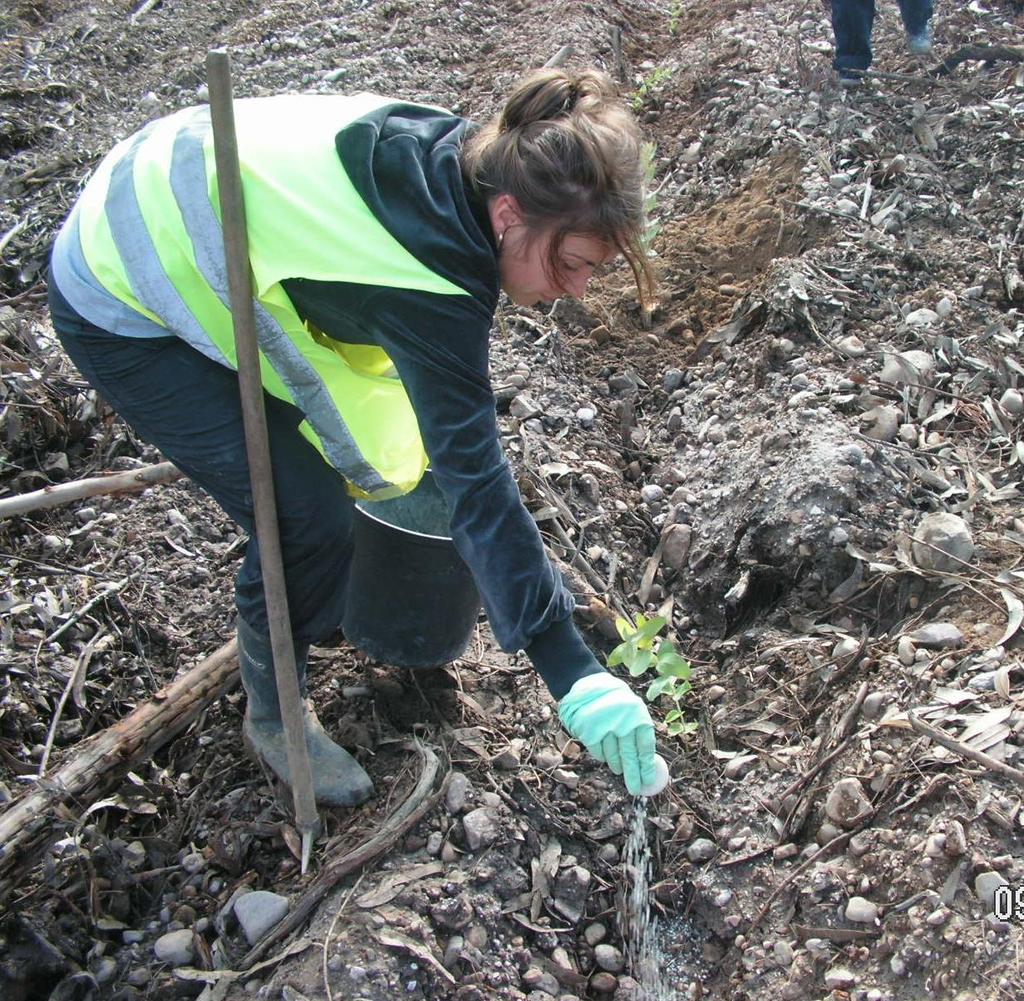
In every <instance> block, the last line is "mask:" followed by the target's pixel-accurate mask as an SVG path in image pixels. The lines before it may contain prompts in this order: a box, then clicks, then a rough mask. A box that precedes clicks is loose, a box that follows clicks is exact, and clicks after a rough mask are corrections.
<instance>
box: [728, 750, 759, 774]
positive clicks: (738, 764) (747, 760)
mask: <svg viewBox="0 0 1024 1001" xmlns="http://www.w3.org/2000/svg"><path fill="white" fill-rule="evenodd" d="M757 760H758V759H757V755H756V754H740V755H737V756H736V757H735V758H732V759H730V760H729V761H728V762H727V763H726V766H725V768H723V769H722V774H723V775H724V776H725V778H727V779H739V778H742V777H743V776H744V775H746V774H747V772H749V771H751V770H752V769H754V768H755V767H756V766H757Z"/></svg>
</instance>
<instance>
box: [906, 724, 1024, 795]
mask: <svg viewBox="0 0 1024 1001" xmlns="http://www.w3.org/2000/svg"><path fill="white" fill-rule="evenodd" d="M907 719H908V720H909V721H910V725H911V726H912V727H913V728H914V729H915V730H916V731H917V732H918V733H920V734H923V735H924V736H925V737H928V738H929V739H930V740H933V741H934V742H935V743H936V744H939V745H941V746H942V747H944V748H946V750H947V751H952V752H953V753H954V754H959V755H960V757H961V758H967V759H968V760H969V761H974V762H976V763H977V764H979V765H981V766H982V767H983V768H985V769H987V770H988V771H990V772H996V773H997V774H999V775H1005V776H1006V777H1007V778H1010V779H1013V780H1014V781H1015V782H1019V783H1020V784H1021V785H1024V772H1022V771H1021V770H1020V769H1019V768H1014V767H1013V765H1008V764H1007V763H1006V762H1005V761H999V760H997V759H996V758H993V757H992V755H990V754H986V753H985V752H984V751H977V750H975V749H974V748H973V747H968V746H967V744H964V743H962V742H961V741H959V740H956V739H954V738H953V737H950V736H948V735H947V734H945V733H943V732H942V731H941V730H939V729H936V728H935V727H934V726H931V725H929V724H928V723H925V721H924V720H922V719H918V718H917V716H915V715H914V714H913V713H912V712H908V713H907Z"/></svg>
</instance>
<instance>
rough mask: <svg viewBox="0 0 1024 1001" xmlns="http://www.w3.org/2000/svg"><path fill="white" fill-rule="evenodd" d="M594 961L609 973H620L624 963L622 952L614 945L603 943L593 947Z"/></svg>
mask: <svg viewBox="0 0 1024 1001" xmlns="http://www.w3.org/2000/svg"><path fill="white" fill-rule="evenodd" d="M594 962H595V963H597V965H598V966H600V967H601V969H602V970H606V971H607V972H609V973H621V972H622V969H623V967H624V966H625V965H626V960H625V957H624V956H623V955H622V953H621V952H620V951H619V950H618V949H616V948H615V946H614V945H606V944H604V943H601V944H600V945H597V946H595V947H594Z"/></svg>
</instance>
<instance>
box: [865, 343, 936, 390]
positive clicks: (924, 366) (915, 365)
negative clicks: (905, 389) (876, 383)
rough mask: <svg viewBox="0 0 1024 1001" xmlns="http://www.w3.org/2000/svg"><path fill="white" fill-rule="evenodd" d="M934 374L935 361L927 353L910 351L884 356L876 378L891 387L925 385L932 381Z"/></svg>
mask: <svg viewBox="0 0 1024 1001" xmlns="http://www.w3.org/2000/svg"><path fill="white" fill-rule="evenodd" d="M934 374H935V359H934V358H933V357H932V356H931V355H930V354H928V352H927V351H918V350H912V351H900V352H899V353H898V354H886V355H885V364H884V365H883V366H882V371H881V372H879V374H878V378H879V379H881V381H882V382H888V383H890V384H891V385H901V384H904V383H910V384H911V385H925V384H927V383H929V382H931V381H932V376H933V375H934Z"/></svg>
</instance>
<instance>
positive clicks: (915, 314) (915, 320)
mask: <svg viewBox="0 0 1024 1001" xmlns="http://www.w3.org/2000/svg"><path fill="white" fill-rule="evenodd" d="M903 322H904V323H905V324H906V325H907V326H908V327H928V326H931V325H932V324H933V323H938V322H939V314H938V313H936V312H935V310H934V309H915V310H912V311H911V312H909V313H907V315H906V316H905V317H903Z"/></svg>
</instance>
